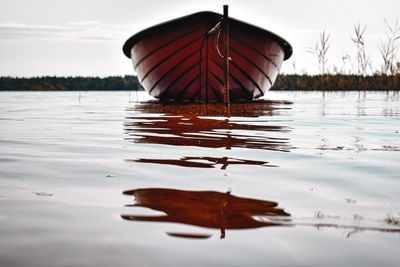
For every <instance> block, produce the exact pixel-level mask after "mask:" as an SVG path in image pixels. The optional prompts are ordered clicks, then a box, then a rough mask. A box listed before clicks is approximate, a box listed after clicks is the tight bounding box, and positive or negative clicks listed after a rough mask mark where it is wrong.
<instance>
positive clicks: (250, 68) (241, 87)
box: [123, 12, 292, 102]
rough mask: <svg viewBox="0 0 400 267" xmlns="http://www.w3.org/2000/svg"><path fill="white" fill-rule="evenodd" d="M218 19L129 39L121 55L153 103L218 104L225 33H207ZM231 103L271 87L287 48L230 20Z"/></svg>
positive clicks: (202, 16) (167, 26)
mask: <svg viewBox="0 0 400 267" xmlns="http://www.w3.org/2000/svg"><path fill="white" fill-rule="evenodd" d="M221 17H222V15H220V14H217V13H212V12H200V13H196V14H193V15H189V16H186V17H183V18H179V19H176V20H172V21H169V22H166V23H163V24H160V25H157V26H154V27H151V28H149V29H146V30H144V31H142V32H139V33H138V34H136V35H134V36H132V37H131V38H130V39H128V41H127V42H126V43H125V45H124V49H123V50H124V53H125V55H126V56H128V57H130V58H131V59H132V61H133V65H134V68H135V72H136V73H137V76H138V79H139V81H140V83H141V84H142V85H143V87H144V88H145V89H146V90H147V91H148V92H149V94H150V95H152V96H153V97H155V98H158V99H160V100H169V101H182V102H223V100H224V82H223V77H224V59H223V58H222V56H221V53H220V51H223V49H224V47H223V45H224V44H223V36H224V34H225V33H224V30H223V29H222V27H221V28H219V29H217V30H214V31H212V32H210V30H211V29H212V28H213V27H215V26H216V25H217V24H218V22H219V21H220V20H221ZM229 51H230V58H231V60H230V73H229V79H230V99H231V101H249V100H253V99H256V98H259V97H261V96H263V95H264V93H265V92H266V91H267V90H268V89H270V88H271V86H272V85H273V83H274V82H275V79H276V77H277V75H278V72H279V69H280V67H281V64H282V62H283V60H285V59H287V58H289V57H290V55H291V53H292V49H291V47H290V45H289V44H288V43H287V42H286V41H285V40H283V39H282V38H280V37H279V36H277V35H275V34H273V33H271V32H268V31H266V30H263V29H260V28H258V27H255V26H252V25H249V24H247V23H244V22H241V21H238V20H235V19H229Z"/></svg>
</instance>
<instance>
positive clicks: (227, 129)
mask: <svg viewBox="0 0 400 267" xmlns="http://www.w3.org/2000/svg"><path fill="white" fill-rule="evenodd" d="M290 104H291V102H284V101H275V102H273V101H257V102H254V103H235V104H232V105H231V107H230V115H231V117H230V118H227V117H224V116H225V113H224V112H225V106H224V105H223V104H213V105H201V104H177V103H162V102H161V103H160V102H144V103H138V104H137V105H135V106H134V107H133V109H131V110H128V112H132V113H134V114H132V116H128V117H126V122H125V125H124V126H125V131H126V134H127V135H128V137H126V139H127V140H130V141H132V142H135V143H148V144H163V145H172V146H196V147H205V148H226V149H231V148H248V149H263V150H277V151H284V152H288V151H289V150H290V144H289V139H288V138H287V137H282V136H277V134H273V133H277V132H278V133H279V132H281V133H282V132H289V131H290V128H289V127H286V126H283V125H280V124H281V122H282V121H280V122H276V121H275V122H274V121H272V120H270V119H269V118H259V117H260V116H273V115H277V114H279V113H280V112H283V111H285V110H287V109H290V107H288V106H290ZM252 117H253V118H257V119H251V118H252ZM276 123H278V124H276ZM268 133H270V134H268Z"/></svg>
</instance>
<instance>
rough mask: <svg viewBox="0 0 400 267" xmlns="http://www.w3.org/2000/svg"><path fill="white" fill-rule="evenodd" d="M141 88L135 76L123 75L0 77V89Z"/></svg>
mask: <svg viewBox="0 0 400 267" xmlns="http://www.w3.org/2000/svg"><path fill="white" fill-rule="evenodd" d="M116 90H120V91H121V90H131V91H135V90H143V88H142V86H141V85H140V84H139V82H138V80H137V77H136V76H124V77H106V78H100V77H50V76H47V77H34V78H14V77H0V91H116Z"/></svg>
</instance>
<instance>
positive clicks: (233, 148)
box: [0, 92, 400, 267]
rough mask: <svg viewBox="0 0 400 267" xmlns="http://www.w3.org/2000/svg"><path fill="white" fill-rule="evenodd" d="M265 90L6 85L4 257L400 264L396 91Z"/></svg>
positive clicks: (0, 261)
mask: <svg viewBox="0 0 400 267" xmlns="http://www.w3.org/2000/svg"><path fill="white" fill-rule="evenodd" d="M267 97H268V99H266V100H263V101H259V102H257V103H252V104H233V105H231V107H230V109H229V111H228V110H227V109H225V107H224V106H223V105H181V104H160V103H158V102H155V101H153V100H151V99H149V98H148V97H147V96H146V94H145V93H143V92H139V93H135V92H133V93H129V92H81V93H79V92H1V93H0V145H1V151H0V235H1V239H0V265H1V266H19V267H20V266H112V265H114V266H188V265H190V266H205V264H209V265H210V266H244V265H249V266H266V265H271V266H378V265H379V266H397V265H398V256H397V255H398V247H399V245H400V225H399V220H400V176H399V173H400V157H399V156H400V97H399V95H398V93H396V92H345V93H342V92H269V93H268V95H267ZM228 112H229V115H230V116H229V117H228V116H227V115H228Z"/></svg>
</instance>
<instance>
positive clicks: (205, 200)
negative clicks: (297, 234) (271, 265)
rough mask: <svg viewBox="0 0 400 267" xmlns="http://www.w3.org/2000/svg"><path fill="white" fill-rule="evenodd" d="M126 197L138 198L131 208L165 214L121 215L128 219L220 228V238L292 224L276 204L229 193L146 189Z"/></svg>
mask: <svg viewBox="0 0 400 267" xmlns="http://www.w3.org/2000/svg"><path fill="white" fill-rule="evenodd" d="M124 194H126V195H132V196H134V197H135V203H134V204H133V205H128V206H134V207H146V208H149V209H152V210H157V211H161V212H164V213H165V215H160V216H147V215H130V214H124V215H121V217H122V218H123V219H125V220H135V221H147V222H173V223H181V224H188V225H194V226H201V227H206V228H214V229H220V230H221V238H224V237H225V230H226V229H251V228H259V227H266V226H277V225H285V224H287V222H288V221H290V214H289V213H286V212H285V211H284V210H283V209H281V208H278V207H277V206H278V203H276V202H273V201H266V200H258V199H250V198H242V197H236V196H234V195H231V194H230V193H229V192H228V193H220V192H214V191H187V190H175V189H162V188H147V189H135V190H128V191H125V192H124ZM254 216H263V218H272V217H275V218H274V220H262V221H261V220H255V219H254V218H253V217H254ZM173 235H175V236H178V235H179V234H176V233H174V234H173ZM180 235H185V234H180ZM189 236H190V235H189Z"/></svg>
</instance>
